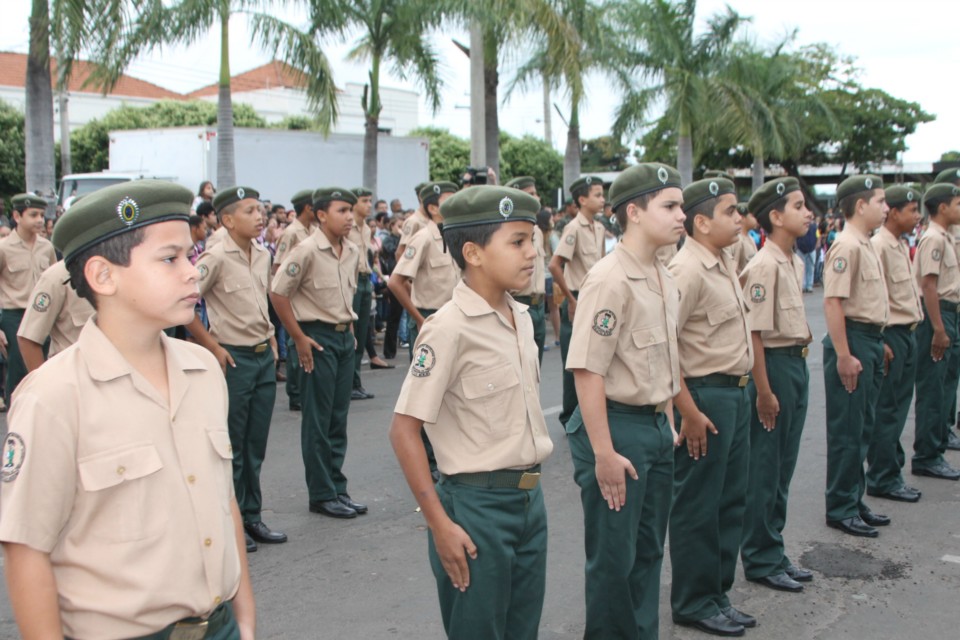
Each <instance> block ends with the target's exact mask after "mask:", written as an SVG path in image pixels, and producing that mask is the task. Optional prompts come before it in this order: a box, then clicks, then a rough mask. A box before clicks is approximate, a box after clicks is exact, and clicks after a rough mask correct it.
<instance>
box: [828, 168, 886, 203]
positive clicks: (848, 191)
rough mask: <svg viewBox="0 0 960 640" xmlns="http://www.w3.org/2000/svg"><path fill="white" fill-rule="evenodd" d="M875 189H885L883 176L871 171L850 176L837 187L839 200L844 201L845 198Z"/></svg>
mask: <svg viewBox="0 0 960 640" xmlns="http://www.w3.org/2000/svg"><path fill="white" fill-rule="evenodd" d="M874 189H883V178H881V177H880V176H875V175H871V174H869V173H868V174H861V175H856V176H850V177H849V178H847V179H846V180H844V181H843V182H841V183H840V186H838V187H837V202H842V201H843V199H844V198H848V197H850V196H852V195H855V194H858V193H863V192H864V191H872V190H874Z"/></svg>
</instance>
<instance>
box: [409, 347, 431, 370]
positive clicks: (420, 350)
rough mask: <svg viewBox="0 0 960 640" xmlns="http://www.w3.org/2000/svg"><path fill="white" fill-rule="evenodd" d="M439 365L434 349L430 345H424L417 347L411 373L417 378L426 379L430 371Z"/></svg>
mask: <svg viewBox="0 0 960 640" xmlns="http://www.w3.org/2000/svg"><path fill="white" fill-rule="evenodd" d="M436 364H437V355H436V354H435V353H434V352H433V347H431V346H430V345H428V344H422V345H420V346H419V347H417V350H416V352H415V353H414V354H413V364H412V365H410V373H412V374H413V375H414V376H416V377H417V378H426V377H427V376H429V375H430V371H431V370H432V369H433V367H434V365H436Z"/></svg>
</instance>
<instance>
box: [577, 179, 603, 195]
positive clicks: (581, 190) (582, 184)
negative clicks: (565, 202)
mask: <svg viewBox="0 0 960 640" xmlns="http://www.w3.org/2000/svg"><path fill="white" fill-rule="evenodd" d="M595 184H598V185H600V186H601V187H602V186H603V178H600V177H598V176H583V177H582V178H580V179H578V180H575V181H574V182H573V184H572V185H570V194H571V195H572V196H573V197H574V198H576V197H577V196H579V195H586V194H587V193H589V192H590V187H592V186H593V185H595Z"/></svg>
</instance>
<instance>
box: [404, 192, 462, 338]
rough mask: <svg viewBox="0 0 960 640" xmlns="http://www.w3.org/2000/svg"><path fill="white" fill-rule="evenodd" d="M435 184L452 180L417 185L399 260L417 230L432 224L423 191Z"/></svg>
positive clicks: (405, 226)
mask: <svg viewBox="0 0 960 640" xmlns="http://www.w3.org/2000/svg"><path fill="white" fill-rule="evenodd" d="M434 184H440V185H448V186H449V185H451V184H453V183H451V182H437V183H434V182H421V183H420V184H418V185H417V186H416V188H415V189H414V191H415V192H416V194H417V203H418V204H419V206H418V207H417V210H416V211H414V212H413V215H412V216H410V217H408V218H407V219H406V220H404V221H403V227H401V229H400V244H399V245H398V246H397V260H400V258H401V257H402V256H403V254H404V253H405V252H406V250H407V245H408V244H410V240H412V239H413V236H415V235H417V232H418V231H420V230H421V229H423V228H424V227H426V226H427V225H428V224H430V221H431V220H432V219H433V218H432V217H431V215H430V212H429V211H428V210H427V205H425V204H423V196H422V195H421V192H422V191H423V189H424V187H427V186H433V185H434ZM453 187H454V189H453V191H450V192H449V193H456V191H457V185H455V184H454V185H453ZM410 344H413V340H411V341H410Z"/></svg>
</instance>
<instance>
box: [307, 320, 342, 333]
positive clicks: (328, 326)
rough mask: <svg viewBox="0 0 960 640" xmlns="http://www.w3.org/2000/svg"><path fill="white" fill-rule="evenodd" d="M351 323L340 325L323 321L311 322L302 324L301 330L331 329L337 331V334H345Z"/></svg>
mask: <svg viewBox="0 0 960 640" xmlns="http://www.w3.org/2000/svg"><path fill="white" fill-rule="evenodd" d="M350 324H351V323H350V322H341V323H340V324H333V323H330V322H323V321H322V320H310V321H309V322H301V323H300V328H301V329H329V330H330V331H336V332H337V333H343V332H344V331H347V330H349V329H350Z"/></svg>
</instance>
